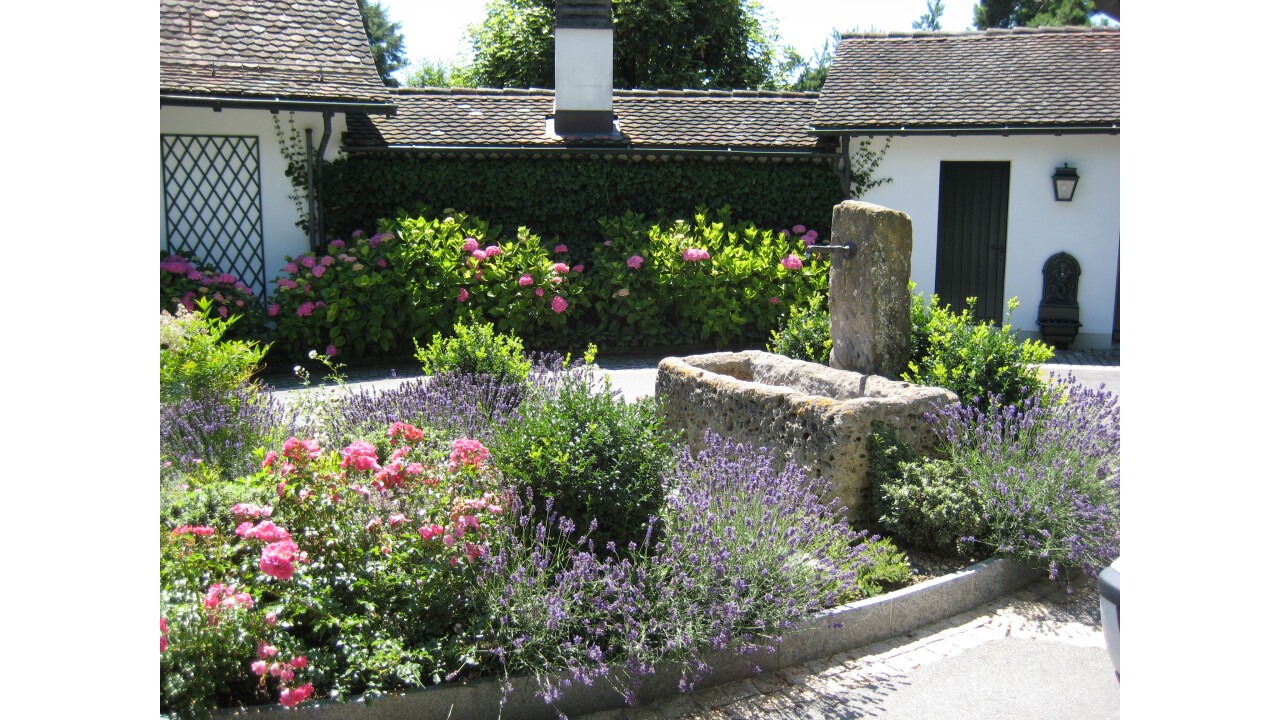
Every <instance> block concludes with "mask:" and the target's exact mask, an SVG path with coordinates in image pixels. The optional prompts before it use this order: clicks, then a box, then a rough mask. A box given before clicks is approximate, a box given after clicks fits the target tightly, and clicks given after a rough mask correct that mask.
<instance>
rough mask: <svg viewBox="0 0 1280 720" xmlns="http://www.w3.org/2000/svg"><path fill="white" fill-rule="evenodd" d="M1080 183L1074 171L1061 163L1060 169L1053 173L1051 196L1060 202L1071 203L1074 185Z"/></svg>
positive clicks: (1074, 192)
mask: <svg viewBox="0 0 1280 720" xmlns="http://www.w3.org/2000/svg"><path fill="white" fill-rule="evenodd" d="M1078 182H1080V176H1079V175H1077V174H1076V169H1075V168H1073V167H1071V166H1069V165H1067V164H1066V163H1062V167H1060V168H1058V169H1057V170H1054V171H1053V196H1054V198H1056V199H1057V200H1060V201H1062V202H1071V198H1073V197H1075V194H1076V183H1078Z"/></svg>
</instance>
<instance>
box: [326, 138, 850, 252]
mask: <svg viewBox="0 0 1280 720" xmlns="http://www.w3.org/2000/svg"><path fill="white" fill-rule="evenodd" d="M324 197H325V200H324V207H325V228H326V234H327V235H328V236H329V237H348V236H350V234H351V232H352V231H353V230H355V229H357V228H359V229H363V230H365V231H366V232H369V233H372V232H375V231H376V226H377V221H378V220H380V219H382V218H389V217H394V216H395V215H396V214H397V211H399V210H406V211H409V212H418V211H420V210H424V209H425V210H426V211H427V214H428V215H430V214H433V213H437V212H439V211H441V210H444V209H446V208H453V209H454V210H458V211H462V212H466V213H469V214H471V215H474V216H479V217H483V218H485V219H486V220H487V221H489V222H490V223H492V224H493V225H495V226H497V225H500V226H502V227H503V228H505V229H506V230H507V231H508V232H512V233H513V232H514V231H515V229H516V228H517V227H519V226H525V227H528V228H529V229H530V230H531V231H533V232H534V233H536V234H538V235H540V236H541V237H542V238H543V239H544V240H555V241H557V242H563V243H565V244H567V245H569V247H571V248H574V249H575V250H580V251H586V250H588V249H589V248H590V247H591V246H592V245H594V244H595V243H596V242H597V241H598V240H599V238H600V227H599V220H600V219H601V218H603V217H608V216H616V215H622V214H624V213H626V212H628V211H631V212H636V213H642V214H644V215H648V216H656V215H658V214H659V211H665V213H666V214H667V215H668V216H670V217H686V218H687V217H690V216H692V214H693V211H694V209H695V208H696V207H699V206H702V207H710V208H719V207H723V206H725V205H728V206H730V207H732V208H733V212H734V215H735V216H736V217H737V218H740V219H742V220H749V221H752V222H754V223H756V224H757V225H759V226H761V227H773V228H782V227H790V226H791V225H794V224H797V223H799V224H803V225H806V226H807V227H810V228H814V229H817V230H818V231H819V232H820V233H821V234H822V235H823V236H824V237H826V236H828V235H829V234H830V230H831V208H832V206H834V205H835V204H836V203H839V202H840V201H841V200H842V199H843V197H842V195H841V191H840V182H839V178H838V177H837V175H836V172H835V170H834V169H833V165H832V162H831V161H830V160H814V159H808V158H806V159H793V158H783V159H772V158H742V159H736V158H728V157H725V156H714V157H699V156H693V157H690V156H667V157H664V158H654V159H649V158H642V157H641V156H620V155H613V156H605V155H568V156H556V155H539V156H533V155H523V156H520V155H497V154H492V153H490V154H483V155H481V154H466V155H462V154H456V155H439V154H389V153H387V154H382V153H380V154H357V155H351V156H348V157H347V158H344V159H341V160H338V161H337V162H334V163H333V164H331V165H329V166H327V167H326V169H325V175H324Z"/></svg>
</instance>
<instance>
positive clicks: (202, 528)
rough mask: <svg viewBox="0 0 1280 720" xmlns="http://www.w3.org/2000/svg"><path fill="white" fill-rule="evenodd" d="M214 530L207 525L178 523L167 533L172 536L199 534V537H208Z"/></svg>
mask: <svg viewBox="0 0 1280 720" xmlns="http://www.w3.org/2000/svg"><path fill="white" fill-rule="evenodd" d="M214 532H215V531H214V529H213V528H211V527H209V526H208V525H179V526H178V527H176V528H174V529H173V530H172V531H171V532H170V533H169V534H170V535H172V536H174V537H176V536H178V535H199V536H201V537H209V536H210V535H212V534H213V533H214Z"/></svg>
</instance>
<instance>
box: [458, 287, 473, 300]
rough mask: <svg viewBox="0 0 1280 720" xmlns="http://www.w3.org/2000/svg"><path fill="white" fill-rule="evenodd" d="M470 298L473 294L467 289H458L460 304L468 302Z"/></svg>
mask: <svg viewBox="0 0 1280 720" xmlns="http://www.w3.org/2000/svg"><path fill="white" fill-rule="evenodd" d="M469 297H471V293H469V292H467V289H466V288H459V289H458V302H466V301H467V298H469Z"/></svg>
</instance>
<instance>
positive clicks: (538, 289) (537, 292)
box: [533, 288, 544, 297]
mask: <svg viewBox="0 0 1280 720" xmlns="http://www.w3.org/2000/svg"><path fill="white" fill-rule="evenodd" d="M533 294H534V295H537V296H538V297H542V296H543V294H544V293H543V291H542V288H537V289H535V290H534V291H533Z"/></svg>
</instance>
